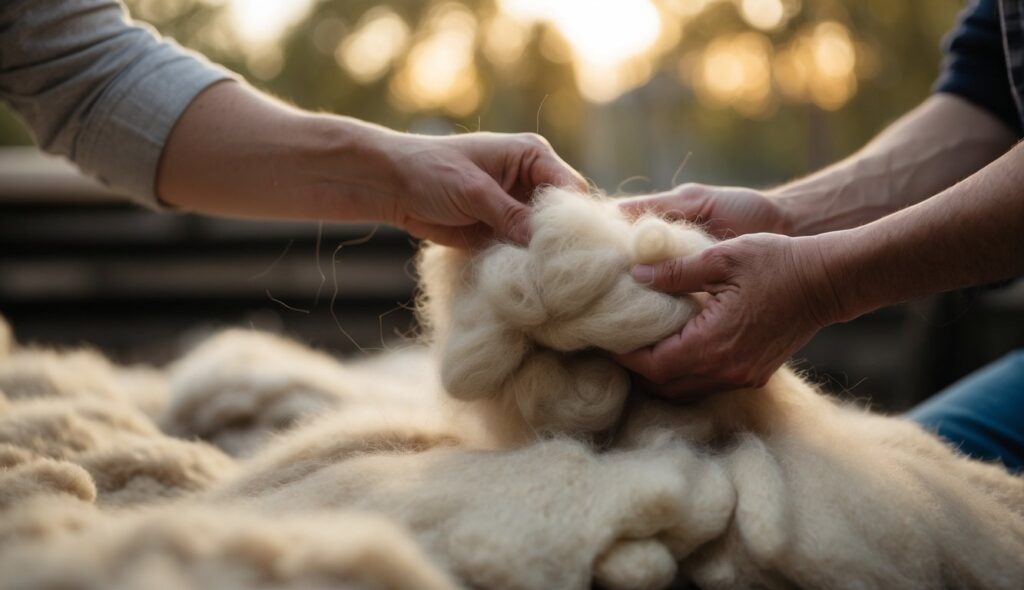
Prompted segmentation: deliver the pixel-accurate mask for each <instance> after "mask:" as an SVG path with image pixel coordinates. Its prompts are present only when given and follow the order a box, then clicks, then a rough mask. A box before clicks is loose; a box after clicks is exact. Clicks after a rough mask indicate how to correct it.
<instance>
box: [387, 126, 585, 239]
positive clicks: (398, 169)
mask: <svg viewBox="0 0 1024 590" xmlns="http://www.w3.org/2000/svg"><path fill="white" fill-rule="evenodd" d="M391 138H392V142H391V147H390V154H391V155H390V159H391V161H392V162H393V165H392V170H393V171H394V173H395V177H396V179H397V181H398V182H397V185H398V186H397V189H398V190H397V191H396V196H395V198H394V199H393V202H392V203H391V209H390V210H389V211H386V212H385V213H384V220H385V221H387V222H389V223H393V224H394V225H397V226H400V227H403V228H405V229H406V230H407V231H409V232H410V233H411V234H413V235H414V236H416V237H419V238H427V239H430V240H432V241H435V242H439V243H442V244H447V245H451V246H461V247H467V246H475V245H479V244H481V243H483V242H486V241H487V240H489V239H491V238H499V239H509V240H512V241H514V242H517V243H520V244H525V243H526V242H527V241H528V240H529V207H528V206H527V205H526V203H528V202H529V199H530V197H531V196H532V195H533V192H534V190H536V188H537V187H538V186H540V185H554V186H561V187H570V188H573V189H576V190H584V191H585V190H586V188H587V184H586V181H584V180H583V177H581V176H580V175H579V174H578V173H577V172H576V171H575V170H573V169H572V168H571V167H570V166H569V165H568V164H566V163H565V162H564V161H563V160H562V159H561V158H559V157H558V155H557V154H555V152H554V150H552V149H551V146H550V144H548V142H547V140H545V139H544V138H543V137H541V136H539V135H536V134H533V133H519V134H514V135H508V134H498V133H468V134H464V135H454V136H447V137H428V136H418V135H407V134H391Z"/></svg>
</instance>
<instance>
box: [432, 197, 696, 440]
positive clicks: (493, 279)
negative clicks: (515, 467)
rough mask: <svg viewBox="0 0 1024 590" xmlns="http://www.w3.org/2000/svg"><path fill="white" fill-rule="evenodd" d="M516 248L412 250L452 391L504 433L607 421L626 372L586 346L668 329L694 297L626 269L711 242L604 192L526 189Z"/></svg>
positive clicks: (610, 346) (654, 335) (618, 408)
mask: <svg viewBox="0 0 1024 590" xmlns="http://www.w3.org/2000/svg"><path fill="white" fill-rule="evenodd" d="M534 211H535V212H534V214H533V218H532V222H531V227H532V230H533V235H532V237H531V240H530V243H529V246H528V247H526V248H522V247H518V246H515V245H510V244H498V245H495V246H493V247H491V248H490V249H488V250H486V251H484V252H483V253H480V254H478V255H476V256H473V257H470V256H469V255H468V254H466V253H465V252H461V251H456V250H453V249H450V248H442V247H437V246H433V247H429V248H427V249H426V250H425V251H424V252H423V253H422V255H421V256H422V258H421V260H420V274H421V277H422V289H423V301H422V302H421V305H420V307H421V310H422V311H423V313H422V314H421V315H422V316H423V319H424V320H425V322H426V323H428V324H429V325H431V326H432V327H433V332H434V333H433V337H434V339H435V342H436V343H437V346H438V348H439V349H440V350H441V351H442V352H441V379H442V382H443V384H444V387H445V389H446V390H447V391H448V393H450V394H451V395H452V396H454V397H456V398H458V399H460V400H465V401H469V402H475V403H476V405H477V406H478V407H477V408H476V410H477V411H479V412H480V413H481V415H485V416H488V417H490V422H491V423H492V425H493V427H494V430H495V431H499V432H503V433H505V434H506V435H507V437H508V442H514V441H520V442H521V441H523V440H528V439H529V438H530V436H532V435H533V433H535V432H536V433H540V434H544V433H570V434H586V433H596V432H600V431H604V430H607V429H608V428H610V427H611V426H612V425H613V424H614V423H615V421H616V420H617V419H618V417H619V416H620V414H621V413H622V407H623V404H624V403H625V401H626V397H627V394H628V393H629V377H628V375H627V373H626V371H625V370H624V369H623V368H622V367H620V366H619V365H617V364H615V363H614V362H612V361H611V360H610V359H608V358H607V355H606V354H605V353H602V352H595V351H594V349H603V350H610V351H613V352H620V353H621V352H628V351H630V350H634V349H636V348H639V347H640V346H643V345H646V344H650V343H652V342H656V341H658V340H660V339H661V338H663V337H665V336H667V335H669V334H671V333H672V332H673V331H674V330H676V329H678V328H679V327H680V326H681V325H682V324H683V323H684V322H685V321H686V320H687V319H689V317H690V315H691V314H692V313H693V312H694V310H695V308H696V306H695V304H694V302H693V301H692V300H690V299H688V298H677V297H672V296H669V295H665V294H662V293H658V292H656V291H652V290H650V289H647V288H645V287H643V286H642V285H639V284H637V283H636V282H635V281H634V280H633V279H632V278H631V277H630V275H629V272H628V271H629V268H630V267H631V266H632V265H634V264H638V263H649V262H654V261H657V260H663V259H666V258H673V257H677V256H686V255H690V254H694V253H696V252H698V251H700V250H702V249H704V248H706V247H707V246H709V245H711V243H712V241H711V240H710V239H709V238H708V237H707V236H706V235H705V234H704V233H702V232H700V231H698V230H696V229H695V228H693V227H692V226H689V225H684V224H675V225H673V224H669V223H666V222H665V221H663V220H661V219H659V218H657V217H645V218H643V219H641V220H640V221H638V222H637V223H631V222H629V221H627V220H626V218H625V217H624V216H623V215H622V213H621V212H619V210H618V208H617V206H616V204H615V203H614V202H613V201H611V200H606V199H598V198H588V197H586V196H583V195H579V194H575V193H570V192H568V191H564V190H560V189H556V188H551V189H547V190H546V191H545V192H542V193H540V194H539V195H538V197H537V199H536V205H535V210H534Z"/></svg>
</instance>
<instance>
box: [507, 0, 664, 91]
mask: <svg viewBox="0 0 1024 590" xmlns="http://www.w3.org/2000/svg"><path fill="white" fill-rule="evenodd" d="M500 5H501V8H502V10H503V11H504V12H505V13H506V14H508V15H510V16H512V17H515V18H519V19H523V20H527V21H533V22H542V23H546V24H549V25H551V26H553V27H554V28H555V29H556V30H557V31H558V32H559V33H560V34H561V35H562V37H564V38H565V41H566V43H567V44H568V46H569V48H570V49H571V51H572V54H573V57H574V60H573V61H574V63H575V66H576V81H577V83H578V85H579V87H580V91H581V93H582V94H583V96H584V97H585V98H587V99H588V100H591V101H593V102H606V101H609V100H612V99H614V98H616V97H618V96H619V95H621V94H622V93H623V92H625V91H627V90H629V89H631V88H633V87H635V86H637V85H639V84H642V83H644V82H646V81H647V79H648V78H649V76H650V70H651V67H650V66H651V64H650V63H649V62H646V63H641V60H637V59H636V58H638V57H641V56H644V55H645V54H646V53H648V52H649V51H650V50H651V48H652V47H654V45H655V44H656V43H657V41H658V38H659V36H660V35H661V32H662V26H661V15H660V13H659V11H658V8H657V6H655V4H654V3H653V2H652V1H651V0H601V1H599V2H595V1H592V0H560V1H558V2H552V1H550V0H501V4H500Z"/></svg>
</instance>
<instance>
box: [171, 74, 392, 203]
mask: <svg viewBox="0 0 1024 590" xmlns="http://www.w3.org/2000/svg"><path fill="white" fill-rule="evenodd" d="M391 133H392V132H390V131H387V130H385V129H383V128H379V127H375V126H372V125H368V124H365V123H362V122H359V121H356V120H353V119H349V118H344V117H337V116H330V115H314V114H310V113H306V112H303V111H299V110H297V109H293V108H290V107H288V106H286V105H283V104H281V103H278V102H276V101H274V100H273V99H270V98H267V97H265V96H263V95H261V94H259V93H257V92H256V91H254V90H252V89H250V88H248V87H246V86H245V85H243V84H238V83H234V82H223V83H220V84H216V85H214V86H212V87H210V88H208V89H207V90H206V91H204V92H203V93H202V94H200V95H199V96H198V97H197V98H196V100H195V101H194V103H193V104H192V105H191V106H190V107H189V109H188V110H187V111H186V112H185V114H184V115H183V116H182V118H181V120H180V121H179V122H178V123H177V125H176V126H175V128H174V130H173V131H172V133H171V136H170V138H169V139H168V142H167V145H166V147H165V148H164V153H163V156H162V158H161V163H160V167H159V171H158V176H157V194H158V196H159V197H160V198H161V199H162V200H163V201H164V202H166V203H168V204H171V205H174V206H176V207H179V208H182V209H187V210H192V211H198V212H202V213H211V214H221V215H231V216H242V217H264V218H288V217H290V218H308V219H319V218H327V219H337V220H346V221H356V220H363V219H364V218H365V219H366V220H369V219H370V218H378V219H379V218H380V217H381V215H377V214H374V213H373V210H374V205H375V204H376V203H385V202H387V199H386V198H385V197H386V196H389V192H390V191H391V188H390V187H389V186H388V185H387V183H386V179H387V178H388V177H389V174H388V172H389V170H388V169H387V166H388V164H387V159H386V158H385V157H384V154H383V153H381V152H380V151H378V150H377V149H376V148H377V147H379V145H378V144H379V143H380V142H379V140H380V139H381V138H384V137H387V136H388V135H389V134H391Z"/></svg>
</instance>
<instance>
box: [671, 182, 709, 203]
mask: <svg viewBox="0 0 1024 590" xmlns="http://www.w3.org/2000/svg"><path fill="white" fill-rule="evenodd" d="M706 190H707V186H705V185H703V184H700V183H697V182H687V183H683V184H680V185H679V186H677V187H676V190H675V192H676V196H677V197H680V198H683V199H691V198H693V197H699V196H701V195H703V194H704V193H705V191H706Z"/></svg>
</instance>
